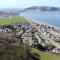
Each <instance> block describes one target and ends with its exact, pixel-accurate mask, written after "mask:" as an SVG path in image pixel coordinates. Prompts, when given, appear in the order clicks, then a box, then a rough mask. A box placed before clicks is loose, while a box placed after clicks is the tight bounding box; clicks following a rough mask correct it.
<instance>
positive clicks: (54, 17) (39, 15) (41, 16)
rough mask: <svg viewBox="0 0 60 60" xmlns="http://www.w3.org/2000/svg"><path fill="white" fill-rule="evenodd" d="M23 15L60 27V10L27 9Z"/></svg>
mask: <svg viewBox="0 0 60 60" xmlns="http://www.w3.org/2000/svg"><path fill="white" fill-rule="evenodd" d="M21 15H23V16H25V17H27V18H31V19H32V20H35V21H39V22H44V23H48V24H49V25H52V26H55V27H59V28H60V11H26V12H22V13H21Z"/></svg>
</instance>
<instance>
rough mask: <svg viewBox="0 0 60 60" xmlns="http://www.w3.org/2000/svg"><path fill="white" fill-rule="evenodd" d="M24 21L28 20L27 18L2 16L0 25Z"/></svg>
mask: <svg viewBox="0 0 60 60" xmlns="http://www.w3.org/2000/svg"><path fill="white" fill-rule="evenodd" d="M22 21H26V19H24V18H22V17H18V16H11V17H5V18H0V25H4V24H14V23H17V22H22Z"/></svg>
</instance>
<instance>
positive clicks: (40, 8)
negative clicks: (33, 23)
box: [24, 6, 60, 11]
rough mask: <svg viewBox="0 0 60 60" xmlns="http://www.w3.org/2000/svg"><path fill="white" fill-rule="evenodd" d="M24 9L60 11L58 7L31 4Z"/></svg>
mask: <svg viewBox="0 0 60 60" xmlns="http://www.w3.org/2000/svg"><path fill="white" fill-rule="evenodd" d="M26 10H40V11H60V8H59V7H50V6H32V7H28V8H26V9H24V11H26Z"/></svg>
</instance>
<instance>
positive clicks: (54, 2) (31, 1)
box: [0, 0, 60, 8]
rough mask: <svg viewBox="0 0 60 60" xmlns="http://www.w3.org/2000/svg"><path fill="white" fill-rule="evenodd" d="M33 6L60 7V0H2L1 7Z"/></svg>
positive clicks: (0, 0) (0, 1)
mask: <svg viewBox="0 0 60 60" xmlns="http://www.w3.org/2000/svg"><path fill="white" fill-rule="evenodd" d="M31 6H55V7H60V0H0V8H27V7H31Z"/></svg>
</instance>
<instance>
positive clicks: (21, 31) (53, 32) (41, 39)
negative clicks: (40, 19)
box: [0, 21, 60, 54]
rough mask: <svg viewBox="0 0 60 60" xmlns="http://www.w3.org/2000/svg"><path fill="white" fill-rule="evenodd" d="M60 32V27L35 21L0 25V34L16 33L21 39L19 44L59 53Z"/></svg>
mask: <svg viewBox="0 0 60 60" xmlns="http://www.w3.org/2000/svg"><path fill="white" fill-rule="evenodd" d="M59 32H60V29H56V28H54V27H50V26H48V25H44V24H39V23H37V22H33V21H27V22H18V23H15V24H14V25H12V24H8V25H0V34H2V35H6V34H9V35H11V34H14V35H15V36H16V37H17V38H18V39H19V44H25V45H29V46H30V47H32V48H37V49H39V50H41V51H47V52H51V53H58V54H59V53H60V43H59V42H60V33H59Z"/></svg>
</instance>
